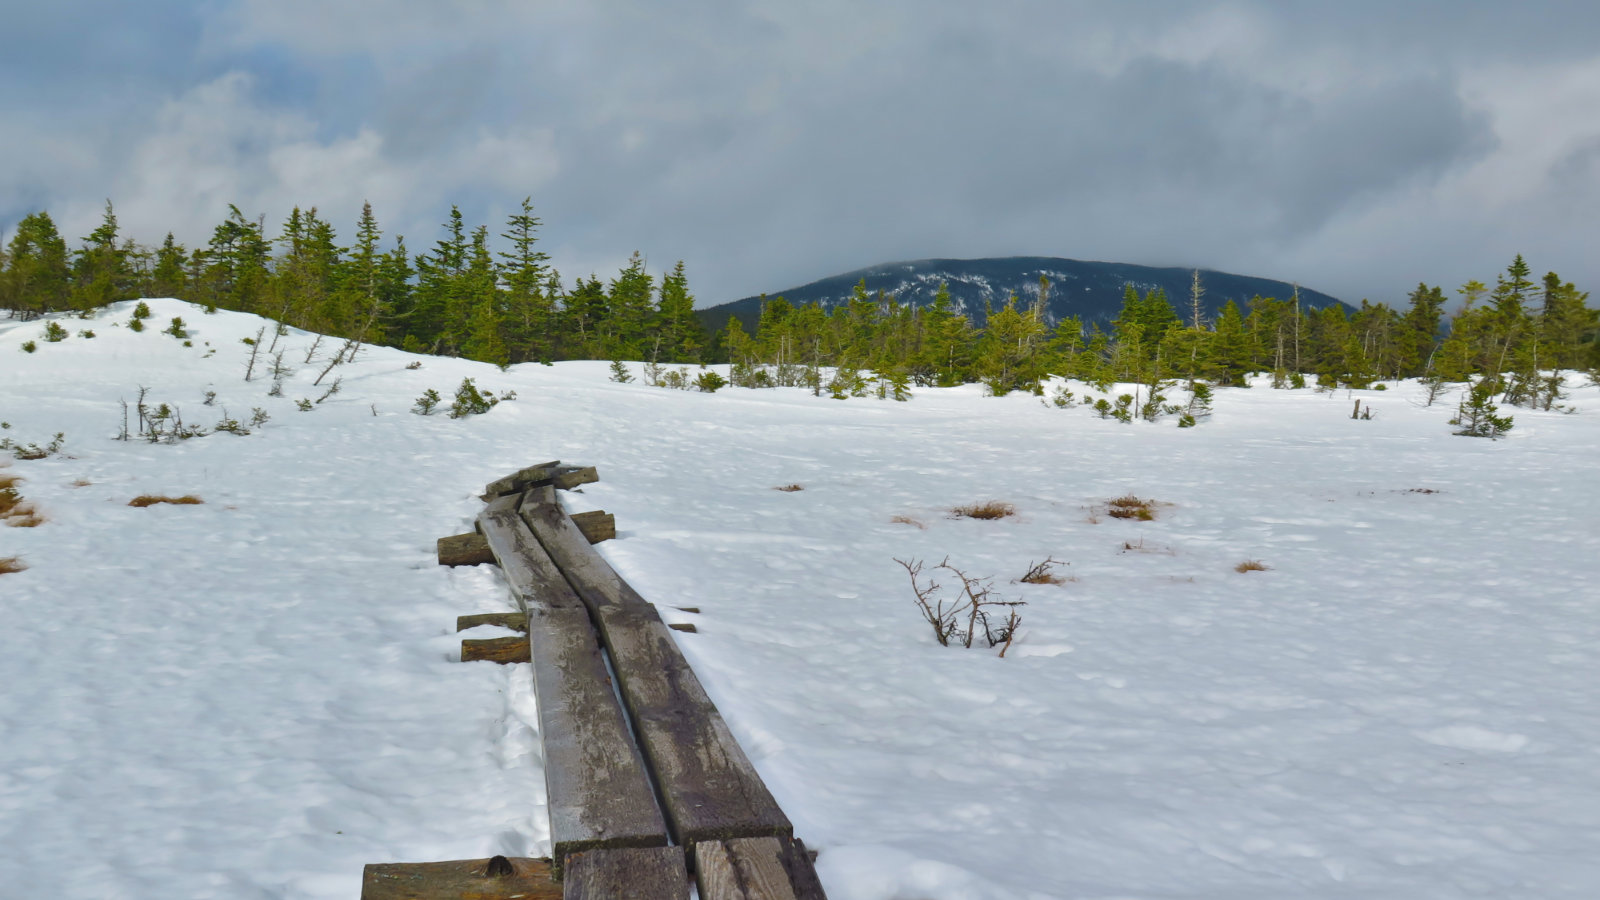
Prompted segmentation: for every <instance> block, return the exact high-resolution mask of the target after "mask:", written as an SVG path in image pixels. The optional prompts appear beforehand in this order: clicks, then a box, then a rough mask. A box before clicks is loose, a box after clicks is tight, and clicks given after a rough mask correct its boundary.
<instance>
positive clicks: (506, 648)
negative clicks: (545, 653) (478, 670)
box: [461, 637, 533, 665]
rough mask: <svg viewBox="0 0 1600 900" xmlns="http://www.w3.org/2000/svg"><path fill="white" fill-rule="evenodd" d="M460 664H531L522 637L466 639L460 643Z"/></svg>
mask: <svg viewBox="0 0 1600 900" xmlns="http://www.w3.org/2000/svg"><path fill="white" fill-rule="evenodd" d="M461 661H462V662H484V661H487V662H494V663H500V664H501V665H506V664H509V663H525V662H532V661H533V657H532V654H531V651H530V650H529V649H528V639H527V638H524V637H499V638H468V639H466V640H464V641H462V642H461Z"/></svg>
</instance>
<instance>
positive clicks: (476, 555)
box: [439, 532, 494, 566]
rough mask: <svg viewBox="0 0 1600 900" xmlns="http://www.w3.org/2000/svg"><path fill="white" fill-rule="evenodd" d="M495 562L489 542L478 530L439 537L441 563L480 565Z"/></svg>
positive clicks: (448, 564) (449, 564)
mask: <svg viewBox="0 0 1600 900" xmlns="http://www.w3.org/2000/svg"><path fill="white" fill-rule="evenodd" d="M492 562H494V554H493V553H491V552H489V542H488V541H486V540H484V539H483V535H481V534H478V533H477V532H470V533H468V534H453V535H451V536H449V537H442V538H439V565H441V566H479V565H483V564H484V563H492Z"/></svg>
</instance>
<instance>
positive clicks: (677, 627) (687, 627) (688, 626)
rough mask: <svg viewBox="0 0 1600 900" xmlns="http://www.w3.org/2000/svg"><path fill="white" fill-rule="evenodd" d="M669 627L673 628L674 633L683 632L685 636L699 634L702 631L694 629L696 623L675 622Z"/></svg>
mask: <svg viewBox="0 0 1600 900" xmlns="http://www.w3.org/2000/svg"><path fill="white" fill-rule="evenodd" d="M667 627H668V628H671V629H672V630H673V631H681V632H683V633H684V634H699V633H700V629H698V628H696V627H694V623H693V622H673V623H672V624H670V625H668V626H667Z"/></svg>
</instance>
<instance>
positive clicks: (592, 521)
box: [572, 509, 617, 544]
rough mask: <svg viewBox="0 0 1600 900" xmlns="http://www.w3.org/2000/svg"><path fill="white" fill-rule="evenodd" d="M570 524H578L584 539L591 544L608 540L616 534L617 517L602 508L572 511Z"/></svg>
mask: <svg viewBox="0 0 1600 900" xmlns="http://www.w3.org/2000/svg"><path fill="white" fill-rule="evenodd" d="M572 524H574V525H576V526H578V530H579V531H581V532H583V537H584V539H585V540H587V541H588V542H589V543H591V544H598V543H600V542H601V541H609V540H611V539H612V538H614V537H616V536H617V517H616V516H613V515H612V514H610V513H608V512H606V511H605V510H603V509H597V510H595V511H594V512H581V513H573V514H572Z"/></svg>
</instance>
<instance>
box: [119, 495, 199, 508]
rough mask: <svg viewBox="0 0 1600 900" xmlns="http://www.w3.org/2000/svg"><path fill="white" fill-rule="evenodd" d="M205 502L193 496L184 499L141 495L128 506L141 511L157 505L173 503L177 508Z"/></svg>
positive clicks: (184, 496) (129, 502)
mask: <svg viewBox="0 0 1600 900" xmlns="http://www.w3.org/2000/svg"><path fill="white" fill-rule="evenodd" d="M204 502H205V501H204V500H201V499H200V498H199V497H196V496H195V495H193V494H185V495H183V496H182V497H167V496H163V495H160V494H140V495H139V496H137V497H135V498H133V499H132V500H129V501H128V505H129V506H137V507H139V508H140V509H143V508H144V507H146V506H155V505H156V504H157V503H171V504H173V505H175V506H193V505H195V504H197V503H204Z"/></svg>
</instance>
